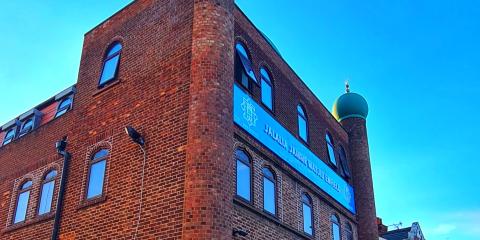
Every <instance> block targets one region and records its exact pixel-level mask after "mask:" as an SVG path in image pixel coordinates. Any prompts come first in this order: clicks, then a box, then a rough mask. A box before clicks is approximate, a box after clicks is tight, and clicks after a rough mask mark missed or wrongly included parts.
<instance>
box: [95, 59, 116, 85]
mask: <svg viewBox="0 0 480 240" xmlns="http://www.w3.org/2000/svg"><path fill="white" fill-rule="evenodd" d="M119 59H120V55H116V56H115V57H112V58H110V59H108V60H107V61H106V62H105V66H104V67H103V72H102V77H101V78H100V83H99V85H100V86H101V85H103V84H104V83H106V82H108V81H110V80H112V79H114V78H115V74H116V73H117V67H118V62H119Z"/></svg>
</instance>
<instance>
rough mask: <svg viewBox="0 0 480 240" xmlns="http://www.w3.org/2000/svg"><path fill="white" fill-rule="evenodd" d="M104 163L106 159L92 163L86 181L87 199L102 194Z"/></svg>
mask: <svg viewBox="0 0 480 240" xmlns="http://www.w3.org/2000/svg"><path fill="white" fill-rule="evenodd" d="M106 163H107V161H105V160H104V161H100V162H97V163H94V164H92V166H91V169H90V176H89V181H88V191H87V199H90V198H94V197H98V196H100V195H102V193H103V182H104V178H105V167H106Z"/></svg>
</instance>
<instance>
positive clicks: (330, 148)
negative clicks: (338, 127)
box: [325, 133, 337, 166]
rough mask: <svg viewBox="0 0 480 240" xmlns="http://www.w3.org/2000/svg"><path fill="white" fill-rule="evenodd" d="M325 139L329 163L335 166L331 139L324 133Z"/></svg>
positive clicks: (335, 161)
mask: <svg viewBox="0 0 480 240" xmlns="http://www.w3.org/2000/svg"><path fill="white" fill-rule="evenodd" d="M325 140H326V142H327V151H328V158H329V159H330V163H332V164H333V165H334V166H337V159H335V147H334V146H333V141H332V137H331V136H330V134H328V133H327V134H325Z"/></svg>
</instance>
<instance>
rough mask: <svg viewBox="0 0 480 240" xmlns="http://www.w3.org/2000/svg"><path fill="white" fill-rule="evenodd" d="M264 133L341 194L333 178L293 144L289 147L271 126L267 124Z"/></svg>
mask: <svg viewBox="0 0 480 240" xmlns="http://www.w3.org/2000/svg"><path fill="white" fill-rule="evenodd" d="M264 131H265V133H266V134H267V135H268V136H269V137H271V138H272V139H273V140H275V142H276V143H278V144H279V145H280V146H282V147H283V148H284V149H285V150H288V153H290V154H292V155H293V156H294V157H295V159H297V160H298V161H300V162H301V163H302V164H303V165H304V166H305V167H307V168H308V169H310V171H312V172H313V173H315V175H317V176H319V177H320V178H321V179H322V180H324V181H325V182H326V183H327V184H328V185H330V186H332V187H333V189H335V190H336V191H337V192H340V186H339V185H338V183H336V182H335V181H334V180H333V179H332V178H330V177H328V175H326V174H325V172H324V171H322V170H321V169H320V168H318V167H317V166H316V165H315V164H314V163H313V162H312V161H310V160H308V158H307V157H306V156H305V155H303V154H302V153H301V152H300V151H298V150H297V149H296V148H295V147H294V146H293V144H292V145H290V147H289V144H288V142H287V140H285V138H283V137H282V136H281V135H280V134H278V133H277V132H276V131H275V130H274V129H273V128H272V127H271V126H269V125H268V124H265V129H264Z"/></svg>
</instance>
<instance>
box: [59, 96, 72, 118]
mask: <svg viewBox="0 0 480 240" xmlns="http://www.w3.org/2000/svg"><path fill="white" fill-rule="evenodd" d="M71 107H72V97H71V96H69V97H66V98H64V99H63V100H62V101H61V102H60V104H58V108H57V113H56V114H55V117H56V118H57V117H60V116H62V115H63V114H65V113H66V112H68V110H70V108H71Z"/></svg>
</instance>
